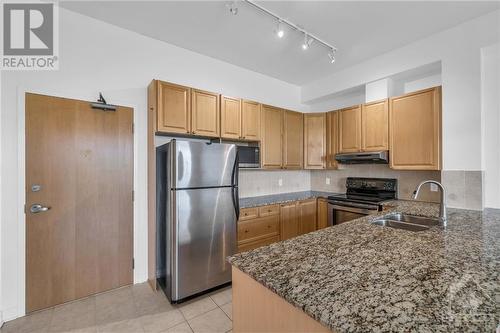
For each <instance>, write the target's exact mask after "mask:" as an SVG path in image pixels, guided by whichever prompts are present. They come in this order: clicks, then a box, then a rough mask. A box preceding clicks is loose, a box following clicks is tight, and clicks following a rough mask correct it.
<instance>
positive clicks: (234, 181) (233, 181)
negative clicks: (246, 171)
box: [231, 150, 239, 187]
mask: <svg viewBox="0 0 500 333" xmlns="http://www.w3.org/2000/svg"><path fill="white" fill-rule="evenodd" d="M238 176H239V155H238V150H236V156H235V158H234V165H233V173H232V175H231V185H232V186H236V187H237V186H238Z"/></svg>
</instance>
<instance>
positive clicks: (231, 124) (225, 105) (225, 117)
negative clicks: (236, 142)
mask: <svg viewBox="0 0 500 333" xmlns="http://www.w3.org/2000/svg"><path fill="white" fill-rule="evenodd" d="M220 113H221V135H220V136H221V137H223V138H226V139H242V136H241V100H240V99H238V98H231V97H227V96H222V98H221V109H220Z"/></svg>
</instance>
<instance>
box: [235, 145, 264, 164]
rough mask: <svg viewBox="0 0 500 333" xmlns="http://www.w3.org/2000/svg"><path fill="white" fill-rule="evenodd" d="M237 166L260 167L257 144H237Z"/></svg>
mask: <svg viewBox="0 0 500 333" xmlns="http://www.w3.org/2000/svg"><path fill="white" fill-rule="evenodd" d="M238 161H239V162H238V166H239V168H240V169H243V168H260V148H259V147H258V146H238Z"/></svg>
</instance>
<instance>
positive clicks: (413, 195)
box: [411, 190, 417, 200]
mask: <svg viewBox="0 0 500 333" xmlns="http://www.w3.org/2000/svg"><path fill="white" fill-rule="evenodd" d="M411 198H412V199H413V200H415V199H417V190H415V191H413V194H412V195H411Z"/></svg>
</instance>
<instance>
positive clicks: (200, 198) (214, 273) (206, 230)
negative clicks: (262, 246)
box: [172, 187, 237, 301]
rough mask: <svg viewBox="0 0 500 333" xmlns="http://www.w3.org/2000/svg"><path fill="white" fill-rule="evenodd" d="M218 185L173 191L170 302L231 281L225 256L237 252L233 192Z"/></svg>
mask: <svg viewBox="0 0 500 333" xmlns="http://www.w3.org/2000/svg"><path fill="white" fill-rule="evenodd" d="M234 190H237V188H231V187H221V188H207V189H192V190H177V191H172V194H173V195H174V196H175V207H176V208H175V212H176V214H175V216H174V221H175V223H174V232H173V237H174V240H173V241H174V244H175V245H174V247H176V249H177V250H176V252H175V253H174V256H173V258H172V259H173V267H172V268H173V272H172V275H173V276H172V279H173V280H172V282H173V283H172V301H177V300H180V299H183V298H186V297H188V296H191V295H194V294H197V293H199V292H202V291H205V290H207V289H210V288H213V287H216V286H219V285H221V284H224V283H227V282H229V281H231V267H230V265H229V264H228V263H227V262H226V258H227V257H228V256H230V255H232V254H234V253H236V214H235V209H234V205H233V200H232V196H233V194H234V193H233V191H234Z"/></svg>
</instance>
